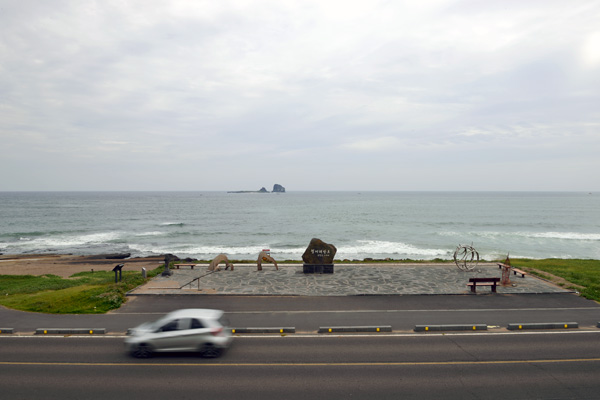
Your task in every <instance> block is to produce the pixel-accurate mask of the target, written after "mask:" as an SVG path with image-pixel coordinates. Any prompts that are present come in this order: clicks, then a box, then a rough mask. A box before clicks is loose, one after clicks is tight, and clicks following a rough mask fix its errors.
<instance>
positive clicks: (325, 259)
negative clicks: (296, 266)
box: [302, 238, 337, 274]
mask: <svg viewBox="0 0 600 400" xmlns="http://www.w3.org/2000/svg"><path fill="white" fill-rule="evenodd" d="M336 252H337V249H336V248H335V246H334V245H332V244H328V243H325V242H324V241H322V240H321V239H316V238H315V239H312V240H311V241H310V243H309V244H308V247H307V248H306V250H305V251H304V254H302V261H304V266H303V272H304V273H305V274H333V258H334V257H335V253H336Z"/></svg>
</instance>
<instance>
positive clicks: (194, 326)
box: [190, 318, 204, 329]
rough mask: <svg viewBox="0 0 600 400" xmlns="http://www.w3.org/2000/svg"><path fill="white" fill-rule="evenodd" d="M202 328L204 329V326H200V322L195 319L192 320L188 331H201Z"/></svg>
mask: <svg viewBox="0 0 600 400" xmlns="http://www.w3.org/2000/svg"><path fill="white" fill-rule="evenodd" d="M202 328H204V325H203V324H202V322H200V321H199V320H197V319H196V318H192V326H191V327H190V329H202Z"/></svg>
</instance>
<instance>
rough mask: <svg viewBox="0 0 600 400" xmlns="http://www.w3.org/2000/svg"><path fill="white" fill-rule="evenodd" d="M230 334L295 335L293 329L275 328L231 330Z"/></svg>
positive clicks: (294, 329)
mask: <svg viewBox="0 0 600 400" xmlns="http://www.w3.org/2000/svg"><path fill="white" fill-rule="evenodd" d="M231 333H232V334H236V333H296V328H295V327H285V328H283V327H279V328H277V327H275V328H231Z"/></svg>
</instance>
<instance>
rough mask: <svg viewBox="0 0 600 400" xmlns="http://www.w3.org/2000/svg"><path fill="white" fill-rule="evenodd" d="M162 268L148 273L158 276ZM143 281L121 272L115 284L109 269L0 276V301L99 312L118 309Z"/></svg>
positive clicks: (63, 311) (14, 305)
mask: <svg viewBox="0 0 600 400" xmlns="http://www.w3.org/2000/svg"><path fill="white" fill-rule="evenodd" d="M162 270H163V268H162V267H159V268H156V269H154V270H152V271H149V272H148V277H152V276H155V275H157V274H158V273H160V272H161V271H162ZM142 283H144V279H143V278H142V275H141V273H139V272H134V271H123V275H122V280H121V282H118V283H115V274H114V272H112V271H97V272H80V273H77V274H74V275H72V276H71V277H70V278H69V279H64V278H61V277H59V276H56V275H42V276H33V275H0V304H1V305H3V306H5V307H8V308H13V309H15V310H21V311H33V312H43V313H50V314H100V313H105V312H107V311H110V310H114V309H116V308H119V307H120V306H121V304H123V303H124V302H125V294H126V293H127V292H128V291H129V290H131V289H133V288H135V287H137V286H139V285H141V284H142Z"/></svg>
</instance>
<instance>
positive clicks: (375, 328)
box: [319, 325, 392, 333]
mask: <svg viewBox="0 0 600 400" xmlns="http://www.w3.org/2000/svg"><path fill="white" fill-rule="evenodd" d="M391 331H392V327H391V326H390V325H379V326H325V327H323V326H322V327H320V328H319V333H340V332H352V333H358V332H391Z"/></svg>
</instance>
